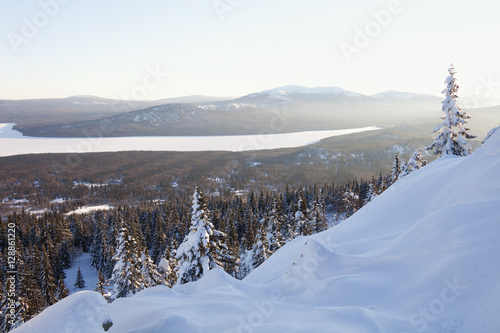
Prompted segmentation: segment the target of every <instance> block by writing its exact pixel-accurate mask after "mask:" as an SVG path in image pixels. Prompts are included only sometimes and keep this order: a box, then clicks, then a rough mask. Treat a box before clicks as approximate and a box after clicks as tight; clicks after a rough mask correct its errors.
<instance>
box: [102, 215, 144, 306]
mask: <svg viewBox="0 0 500 333" xmlns="http://www.w3.org/2000/svg"><path fill="white" fill-rule="evenodd" d="M122 225H123V223H122ZM136 249H137V243H136V241H135V239H134V238H133V237H131V236H129V233H128V230H127V228H124V227H122V228H121V229H120V231H119V234H118V248H117V250H116V254H115V256H114V257H113V261H114V262H115V265H114V268H113V273H112V275H111V279H110V280H109V283H110V285H111V286H112V292H111V299H113V300H114V299H116V298H119V297H128V296H131V295H133V294H135V293H137V292H139V291H141V290H142V289H144V288H145V287H146V281H145V278H144V275H143V274H142V263H141V261H140V258H139V256H138V253H137V251H136Z"/></svg>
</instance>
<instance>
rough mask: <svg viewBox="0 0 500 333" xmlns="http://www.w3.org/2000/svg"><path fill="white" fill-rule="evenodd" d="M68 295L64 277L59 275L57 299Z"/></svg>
mask: <svg viewBox="0 0 500 333" xmlns="http://www.w3.org/2000/svg"><path fill="white" fill-rule="evenodd" d="M68 295H69V290H68V288H66V285H65V284H64V279H63V278H62V277H61V278H60V279H59V282H58V283H57V293H56V297H57V300H59V301H60V300H62V299H63V298H65V297H67V296H68Z"/></svg>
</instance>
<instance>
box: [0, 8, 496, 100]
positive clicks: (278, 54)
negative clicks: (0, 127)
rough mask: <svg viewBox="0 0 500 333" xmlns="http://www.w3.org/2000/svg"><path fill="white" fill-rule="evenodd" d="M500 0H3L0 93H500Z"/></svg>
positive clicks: (145, 96) (137, 96)
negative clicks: (452, 74)
mask: <svg viewBox="0 0 500 333" xmlns="http://www.w3.org/2000/svg"><path fill="white" fill-rule="evenodd" d="M499 9H500V5H499V4H498V3H492V2H491V1H486V0H480V1H479V2H475V3H465V2H464V3H459V4H457V3H456V2H453V1H451V0H445V1H440V2H439V3H435V2H431V1H430V0H422V1H418V2H416V1H410V0H388V1H387V0H386V1H368V0H364V1H361V2H356V3H344V2H342V1H337V0H336V1H331V0H315V1H313V2H308V3H306V2H303V1H298V0H292V1H290V0H289V1H284V0H276V1H272V2H266V1H263V0H255V1H252V2H248V1H243V0H239V1H234V0H231V1H229V0H208V1H204V2H199V1H194V0H187V1H183V2H175V1H172V0H170V1H158V0H150V1H147V2H145V3H144V2H143V3H136V2H134V1H130V0H125V1H109V2H106V3H102V2H97V1H96V0H87V1H75V0H38V1H36V0H27V1H22V2H12V1H10V2H7V1H3V2H0V18H1V19H2V22H3V23H4V24H3V25H2V28H1V35H2V36H3V38H1V39H0V58H1V59H2V61H1V62H0V70H1V72H2V73H3V79H4V80H2V83H0V91H2V93H1V94H0V99H16V100H18V99H39V98H64V97H68V96H80V95H93V96H99V97H103V98H110V99H122V100H123V99H133V100H157V99H163V98H174V97H184V96H191V95H203V96H214V97H215V96H235V97H236V96H244V95H246V94H250V93H253V92H257V91H262V90H267V89H272V88H276V87H280V86H285V85H292V84H297V85H303V86H307V87H325V86H326V87H328V86H338V87H342V88H343V89H346V90H349V91H354V92H357V93H360V94H363V95H373V94H376V93H380V92H383V91H386V90H397V91H408V92H412V93H419V94H429V95H434V96H439V95H440V92H441V91H442V89H443V88H444V83H443V82H444V80H445V78H446V76H447V69H448V67H449V65H450V63H454V65H455V67H456V69H457V72H458V73H457V79H458V83H459V84H460V86H461V88H460V91H459V95H460V96H464V97H467V96H475V97H476V98H478V99H480V100H483V99H491V98H497V99H500V64H499V63H498V60H497V59H498V58H499V56H500V47H499V46H498V44H497V43H493V42H492V40H494V37H495V35H496V34H495V32H498V31H500V22H499V21H498V20H497V19H496V17H495V15H496V13H497V12H498V10H499Z"/></svg>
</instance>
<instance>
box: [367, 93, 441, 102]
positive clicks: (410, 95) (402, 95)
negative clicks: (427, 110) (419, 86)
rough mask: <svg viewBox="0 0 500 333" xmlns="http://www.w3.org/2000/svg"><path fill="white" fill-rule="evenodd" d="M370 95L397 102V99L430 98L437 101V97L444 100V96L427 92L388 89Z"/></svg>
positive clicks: (414, 99) (378, 98)
mask: <svg viewBox="0 0 500 333" xmlns="http://www.w3.org/2000/svg"><path fill="white" fill-rule="evenodd" d="M370 97H372V98H375V99H377V100H381V101H388V102H396V101H411V100H413V101H416V100H429V101H435V100H437V99H439V100H442V99H443V98H441V97H438V96H433V95H427V94H414V93H409V92H403V91H396V90H387V91H384V92H381V93H378V94H375V95H371V96H370Z"/></svg>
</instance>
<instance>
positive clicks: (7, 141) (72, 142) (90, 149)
mask: <svg viewBox="0 0 500 333" xmlns="http://www.w3.org/2000/svg"><path fill="white" fill-rule="evenodd" d="M14 125H15V124H0V156H12V155H23V154H41V153H94V152H117V151H216V150H224V151H249V150H262V149H277V148H292V147H301V146H306V145H309V144H312V143H315V142H318V141H319V140H321V139H324V138H328V137H332V136H340V135H347V134H352V133H360V132H365V131H373V130H377V129H380V128H379V127H375V126H371V127H363V128H352V129H344V130H331V131H309V132H296V133H284V134H257V135H228V136H145V137H137V136H133V137H119V138H37V137H25V136H23V135H22V134H21V133H20V132H18V131H16V130H14V129H13V127H14Z"/></svg>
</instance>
